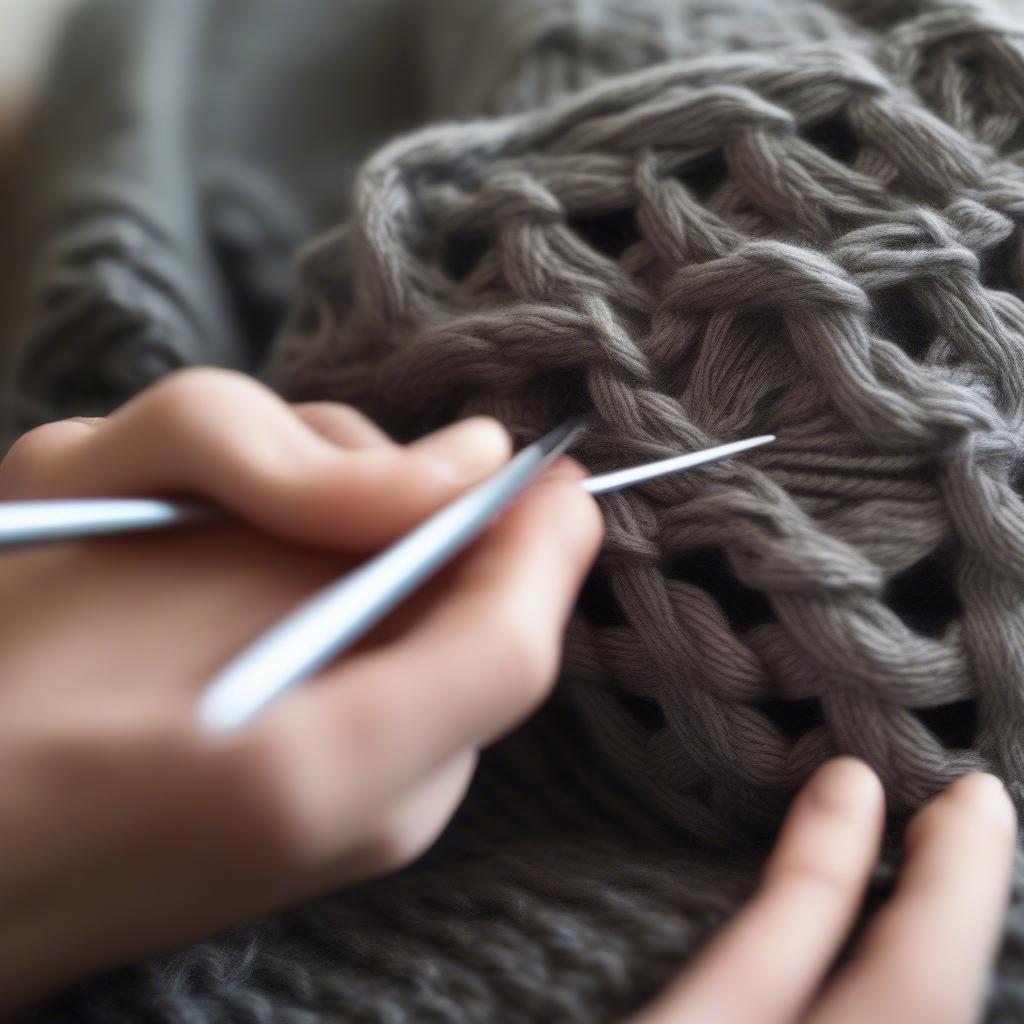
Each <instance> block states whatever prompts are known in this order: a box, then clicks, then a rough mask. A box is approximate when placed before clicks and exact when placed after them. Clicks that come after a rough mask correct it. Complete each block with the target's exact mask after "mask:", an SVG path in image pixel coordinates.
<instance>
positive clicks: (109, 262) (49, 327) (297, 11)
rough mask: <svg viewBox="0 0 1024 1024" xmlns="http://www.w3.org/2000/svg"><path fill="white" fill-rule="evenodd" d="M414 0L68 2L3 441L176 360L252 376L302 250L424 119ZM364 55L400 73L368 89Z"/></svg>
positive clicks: (96, 409) (110, 404) (131, 388)
mask: <svg viewBox="0 0 1024 1024" xmlns="http://www.w3.org/2000/svg"><path fill="white" fill-rule="evenodd" d="M406 6H407V0H389V2H388V3H382V2H380V0H346V2H345V3H343V4H340V5H339V4H338V3H337V2H336V0H289V2H288V3H287V4H281V3H279V2H278V0H181V2H178V0H174V2H165V0H87V2H83V3H81V4H80V5H79V6H78V8H77V9H76V11H75V16H74V17H73V18H72V20H71V23H70V24H69V25H68V27H67V29H66V30H65V32H64V34H63V39H62V43H61V46H60V47H59V50H58V53H57V55H56V57H55V59H54V62H53V71H52V73H51V75H50V80H49V83H48V87H47V91H46V97H45V102H44V104H43V116H42V117H41V119H40V123H39V124H37V125H36V126H35V132H34V136H33V138H34V143H35V146H34V148H35V149H36V150H37V151H38V159H37V162H38V164H39V165H40V167H41V168H42V170H43V173H41V174H40V175H39V181H38V191H39V193H40V197H39V205H40V206H41V208H42V216H41V218H40V219H41V223H40V224H39V225H38V226H37V230H36V236H37V237H38V238H39V239H40V240H41V242H40V245H39V247H38V248H39V252H38V253H37V261H38V265H37V267H36V268H35V272H34V275H33V283H34V290H35V296H34V303H33V305H34V310H33V318H32V325H31V330H30V332H29V333H28V335H27V337H25V338H22V339H19V343H18V344H17V345H16V346H11V347H13V348H14V349H15V352H14V360H13V362H14V366H13V368H12V371H11V374H10V381H11V383H12V384H13V389H12V390H13V393H12V394H9V395H8V396H7V401H6V403H5V404H6V408H5V410H4V411H5V419H6V422H5V423H4V427H5V429H6V432H7V433H8V434H11V435H13V436H16V435H17V434H18V433H20V432H22V431H23V430H26V429H28V428H30V427H32V426H35V425H36V424H37V423H39V422H42V421H44V420H47V419H56V418H60V417H65V416H72V415H105V414H107V413H108V412H109V411H110V410H111V409H113V408H115V407H116V406H118V405H120V404H121V403H122V402H124V401H125V400H126V399H127V398H130V397H131V396H132V395H133V394H135V393H136V392H138V391H140V390H142V389H143V388H144V387H146V386H147V385H149V384H150V383H152V382H153V381H154V380H155V379H156V378H158V377H160V376H162V375H163V374H165V373H167V372H168V371H169V370H173V369H176V368H178V367H181V366H185V365H192V364H195V363H212V364H216V365H222V366H231V367H235V368H239V369H246V370H255V369H256V368H257V367H258V365H259V363H260V361H261V359H262V357H263V354H264V352H265V350H266V347H267V344H268V343H269V341H270V339H271V337H272V336H273V334H274V332H275V331H276V330H277V328H278V327H279V325H280V322H281V320H282V319H283V316H284V313H285V310H286V307H287V304H288V301H289V298H290V293H291V288H292V284H293V282H292V267H291V261H292V254H293V252H294V250H295V248H296V247H297V246H298V245H300V244H301V243H302V242H303V241H304V240H306V239H307V238H308V237H309V236H310V235H311V234H313V233H314V232H318V231H321V230H324V229H325V228H327V227H328V226H329V225H330V224H331V223H333V222H334V221H335V220H336V219H337V218H339V217H340V216H341V215H342V214H343V212H344V206H345V204H344V191H345V184H346V183H347V181H348V178H349V176H350V174H351V171H352V168H353V167H354V165H355V163H356V162H357V160H358V159H359V158H360V157H361V156H362V155H363V154H364V153H365V152H366V151H367V150H368V149H369V148H370V147H372V146H373V145H376V144H378V143H379V142H380V141H381V140H383V139H384V138H386V137H387V135H388V134H389V133H391V132H394V131H397V130H398V129H399V128H400V127H402V126H407V125H408V124H410V123H411V119H412V118H413V117H414V116H415V113H416V104H415V102H414V92H413V90H412V88H411V87H410V85H409V84H408V83H407V82H406V77H407V75H406V74H403V73H401V69H405V68H407V67H409V65H410V63H411V62H410V60H409V58H408V56H407V53H406V51H407V49H408V47H409V46H410V39H409V35H408V32H407V29H406V19H405V8H406ZM363 61H372V62H376V63H379V65H380V66H381V67H382V68H383V67H387V68H391V69H392V71H391V73H390V74H389V75H388V80H387V81H386V82H383V83H377V86H376V87H375V88H373V89H372V90H369V95H367V94H366V93H365V92H364V89H363V85H364V82H363V79H364V77H365V76H364V74H363V72H362V70H361V65H362V62H363ZM395 68H397V69H399V72H397V73H396V72H395V71H394V69H395ZM355 97H357V98H358V99H356V98H355Z"/></svg>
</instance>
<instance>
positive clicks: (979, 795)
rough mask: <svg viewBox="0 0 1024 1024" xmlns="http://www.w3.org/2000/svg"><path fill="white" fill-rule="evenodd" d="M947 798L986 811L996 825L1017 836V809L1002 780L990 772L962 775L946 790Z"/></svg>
mask: <svg viewBox="0 0 1024 1024" xmlns="http://www.w3.org/2000/svg"><path fill="white" fill-rule="evenodd" d="M945 796H947V797H948V798H949V799H950V800H956V801H959V802H962V803H964V804H967V805H969V806H970V807H971V808H974V809H977V810H981V811H984V812H985V813H987V814H989V815H990V816H991V817H992V818H993V819H994V821H995V823H996V824H998V825H999V826H1002V827H1005V828H1006V830H1007V832H1009V833H1012V834H1013V835H1014V836H1016V833H1017V809H1016V808H1015V807H1014V804H1013V800H1012V799H1011V798H1010V794H1009V793H1008V792H1007V789H1006V786H1005V785H1003V782H1002V780H1001V779H999V778H998V777H997V776H995V775H993V774H991V773H990V772H980V771H976V772H969V773H968V774H966V775H962V776H961V777H960V778H959V779H957V780H956V782H954V783H953V784H952V785H951V786H950V787H949V788H948V789H947V790H946V793H945Z"/></svg>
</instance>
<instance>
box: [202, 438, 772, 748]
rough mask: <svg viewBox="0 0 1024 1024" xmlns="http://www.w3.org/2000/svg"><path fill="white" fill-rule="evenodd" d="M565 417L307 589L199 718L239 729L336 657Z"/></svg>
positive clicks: (456, 544) (439, 560) (499, 499)
mask: <svg viewBox="0 0 1024 1024" xmlns="http://www.w3.org/2000/svg"><path fill="white" fill-rule="evenodd" d="M580 426H581V422H580V421H578V420H577V421H571V422H570V423H567V424H563V426H561V427H559V428H558V429H556V430H554V431H552V432H551V433H550V434H547V435H545V436H544V437H543V438H541V439H540V441H538V442H536V443H535V444H532V445H530V446H529V447H528V448H525V449H523V451H521V452H520V453H519V454H518V455H517V456H516V457H515V458H514V459H512V461H511V462H509V463H508V465H507V466H505V468H504V469H502V470H500V471H499V472H498V473H496V474H495V475H494V476H492V477H491V478H489V479H488V480H485V481H484V482H483V483H482V484H480V485H478V486H477V487H475V488H473V489H472V490H470V491H468V492H466V493H465V494H463V495H462V496H461V497H459V498H457V499H456V500H455V501H454V502H452V503H451V504H450V505H448V506H447V507H445V508H443V509H442V510H441V511H440V512H437V513H436V514H435V515H433V516H431V517H430V518H429V519H427V520H426V521H425V522H423V523H422V524H421V525H420V526H418V527H416V528H415V529H414V530H413V531H412V532H411V533H409V534H407V535H406V536H405V537H403V538H402V539H401V540H399V541H398V542H396V543H395V544H393V545H392V546H391V547H389V548H387V549H386V550H385V551H383V552H382V553H381V554H379V555H377V556H376V557H375V558H373V559H371V560H370V561H368V562H366V563H365V564H364V565H362V566H360V567H359V568H358V569H356V570H354V571H353V572H351V573H349V574H348V575H347V576H344V577H342V578H341V579H340V580H337V581H336V582H334V583H332V584H330V585H328V586H327V587H325V588H324V589H323V590H321V591H319V592H318V593H317V594H314V595H313V597H311V598H310V599H309V600H307V601H306V602H304V603H303V604H301V605H300V606H299V607H298V608H297V609H296V610H295V611H294V612H292V613H291V614H290V615H288V616H287V617H285V618H284V619H282V620H281V621H280V622H279V623H278V624H277V625H275V626H273V627H272V628H271V629H270V630H268V631H267V632H266V633H264V634H263V635H262V636H260V637H259V638H258V639H257V640H256V641H255V642H254V643H253V644H252V645H250V646H249V647H247V648H246V649H245V650H243V651H242V653H241V654H239V655H238V656H237V657H236V658H235V659H234V660H232V661H231V662H229V663H228V665H227V666H226V667H225V668H224V669H223V670H222V671H221V672H220V673H218V674H217V675H216V676H215V677H214V679H213V680H212V681H211V682H210V684H209V686H208V687H207V689H206V691H205V692H204V694H203V696H202V698H201V699H200V703H199V717H200V720H201V722H202V723H203V724H204V725H205V726H207V727H208V728H211V729H214V730H228V729H234V728H238V727H239V726H242V725H244V724H245V723H246V722H248V721H250V720H251V719H252V718H253V717H254V716H255V715H257V714H259V712H260V711H262V710H263V709H264V708H265V707H267V705H268V704H270V703H271V702H273V701H274V700H276V699H277V698H279V697H280V696H281V695H282V694H283V693H284V692H285V691H287V690H288V689H290V688H291V687H293V686H295V685H296V684H297V683H299V682H300V681H302V680H303V679H306V678H308V677H309V676H311V675H313V674H314V673H315V672H316V671H317V670H318V669H320V668H322V667H323V666H324V665H326V664H327V663H328V662H330V661H331V660H333V659H334V658H335V657H337V655H339V654H340V653H341V652H342V651H344V650H345V649H346V648H348V647H350V646H351V645H352V644H353V643H355V642H356V641H357V640H358V639H359V638H360V637H361V636H363V635H364V634H365V633H366V632H367V631H368V630H370V629H371V628H372V627H373V626H375V625H376V624H377V623H378V622H380V620H381V619H383V618H384V617H385V616H386V615H387V614H388V613H389V612H390V611H391V610H392V609H393V608H394V607H395V606H396V605H398V604H399V603H400V602H401V601H402V600H404V598H405V597H407V596H408V595H409V594H410V593H411V592H412V591H413V590H415V589H416V588H417V587H418V586H419V585H420V584H421V583H422V582H424V581H425V580H426V579H428V578H429V577H430V576H432V575H433V574H434V573H435V572H436V571H437V570H438V569H439V568H440V567H441V566H442V565H444V564H445V563H446V562H448V561H450V560H451V559H452V558H454V557H455V555H456V554H458V553H459V552H460V551H462V550H463V549H464V548H465V547H467V546H468V545H469V544H470V542H471V541H473V540H474V539H475V538H476V537H478V536H479V535H480V534H481V533H482V532H483V530H484V529H485V528H486V526H487V525H488V523H490V522H491V521H492V520H493V519H494V517H495V516H496V515H497V514H498V513H499V512H500V511H501V510H502V509H503V508H505V507H506V506H507V505H508V504H509V503H510V502H511V501H512V500H513V499H514V498H515V497H516V495H518V494H519V492H520V491H522V489H523V488H524V487H525V486H526V485H527V484H528V483H529V482H530V480H532V479H533V478H534V476H536V474H537V473H538V472H539V471H540V470H541V469H543V468H544V467H545V466H546V465H548V464H549V463H550V462H551V461H552V459H554V457H555V456H556V455H558V454H559V453H560V452H561V451H563V450H564V449H565V448H566V447H567V446H568V445H569V443H571V441H572V440H573V439H574V438H575V436H576V433H577V431H578V430H579V428H580ZM772 440H774V438H773V437H772V436H770V435H765V436H763V437H757V438H750V439H748V440H745V441H738V442H733V443H732V444H727V445H721V446H720V447H717V448H711V449H708V450H707V451H702V452H694V453H692V454H688V455H682V456H677V457H675V458H671V459H663V460H661V461H660V462H656V463H653V464H651V465H647V466H636V467H633V468H631V469H626V470H620V471H617V472H615V473H606V474H603V475H601V476H596V477H590V478H588V479H587V480H584V481H583V486H584V487H586V489H587V490H588V491H590V492H591V493H594V494H603V493H607V492H608V491H613V490H618V489H620V488H622V487H628V486H629V485H630V484H633V483H637V482H639V481H641V480H647V479H650V478H652V477H654V476H660V475H663V474H665V473H675V472H680V471H682V470H684V469H689V468H691V467H693V466H697V465H702V464H704V463H708V462H714V461H716V460H717V459H724V458H728V457H729V456H730V455H735V454H736V453H737V452H741V451H746V450H747V449H749V448H754V447H756V446H758V445H762V444H767V443H768V442H769V441H772Z"/></svg>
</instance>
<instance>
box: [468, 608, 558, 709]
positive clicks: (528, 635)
mask: <svg viewBox="0 0 1024 1024" xmlns="http://www.w3.org/2000/svg"><path fill="white" fill-rule="evenodd" d="M483 632H484V634H485V636H486V641H485V642H486V643H487V646H488V649H489V650H490V651H491V657H492V660H493V661H494V662H495V663H496V664H497V666H498V668H499V671H500V673H501V676H502V678H503V680H505V681H506V683H507V685H508V686H509V687H510V688H511V689H512V690H513V692H514V693H516V694H517V695H518V697H519V698H520V700H521V701H522V702H523V703H525V704H528V705H530V706H532V705H534V704H536V703H538V702H539V701H541V700H542V699H543V698H544V697H546V696H547V693H548V691H549V690H550V688H551V685H552V683H553V682H554V680H555V676H556V674H557V672H558V667H559V662H560V660H561V645H560V643H559V641H558V637H557V634H556V633H555V631H554V629H553V628H552V629H548V628H547V627H544V628H536V626H535V625H534V624H533V623H532V622H531V618H530V616H529V614H528V611H527V609H526V608H525V607H524V606H523V604H522V602H521V601H510V600H506V601H503V602H501V603H499V604H497V605H496V607H495V608H494V609H492V611H491V613H490V615H489V616H488V628H487V629H486V630H485V631H483Z"/></svg>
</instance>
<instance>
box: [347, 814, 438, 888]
mask: <svg viewBox="0 0 1024 1024" xmlns="http://www.w3.org/2000/svg"><path fill="white" fill-rule="evenodd" d="M437 832H438V829H437V828H436V827H434V828H427V827H423V826H422V825H419V826H417V825H412V824H409V823H408V822H406V821H404V820H403V819H402V817H401V816H400V815H397V816H395V817H394V818H393V819H392V820H390V821H388V822H386V823H385V824H384V825H383V826H382V827H380V828H378V829H377V830H376V831H375V832H374V833H373V835H371V837H370V839H369V841H368V842H367V843H366V844H365V846H364V848H363V851H362V852H363V855H364V858H365V860H366V862H367V863H368V864H369V865H371V867H372V869H373V870H374V871H378V872H380V873H381V874H389V873H391V872H392V871H398V870H399V869H401V868H404V867H406V866H407V865H408V864H411V863H412V862H413V861H415V860H417V859H418V858H419V857H420V856H422V854H424V853H425V852H426V851H427V850H428V849H429V848H430V846H431V845H432V844H433V842H434V839H435V838H436V835H437Z"/></svg>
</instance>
